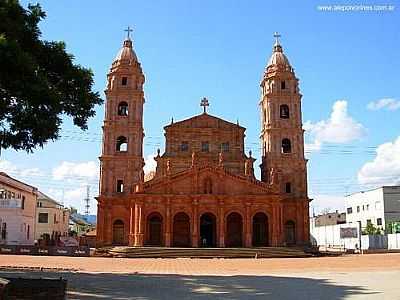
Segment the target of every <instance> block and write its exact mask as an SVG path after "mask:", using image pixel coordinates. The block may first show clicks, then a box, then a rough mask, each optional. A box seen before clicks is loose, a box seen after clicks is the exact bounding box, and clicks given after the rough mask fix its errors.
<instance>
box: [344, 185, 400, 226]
mask: <svg viewBox="0 0 400 300" xmlns="http://www.w3.org/2000/svg"><path fill="white" fill-rule="evenodd" d="M345 203H346V222H347V224H349V225H356V224H357V223H358V222H361V227H362V228H365V227H366V226H367V224H368V223H372V224H373V225H374V226H376V227H379V228H381V229H385V226H386V225H387V224H388V223H390V222H396V221H397V222H398V221H400V186H382V187H379V188H376V189H373V190H369V191H362V192H357V193H354V194H351V195H348V196H346V197H345Z"/></svg>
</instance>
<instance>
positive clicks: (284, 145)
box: [282, 139, 292, 153]
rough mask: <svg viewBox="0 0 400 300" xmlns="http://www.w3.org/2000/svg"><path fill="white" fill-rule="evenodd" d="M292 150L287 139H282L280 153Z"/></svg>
mask: <svg viewBox="0 0 400 300" xmlns="http://www.w3.org/2000/svg"><path fill="white" fill-rule="evenodd" d="M291 152H292V145H291V143H290V140H289V139H283V140H282V153H291Z"/></svg>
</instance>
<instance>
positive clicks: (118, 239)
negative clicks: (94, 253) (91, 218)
mask: <svg viewBox="0 0 400 300" xmlns="http://www.w3.org/2000/svg"><path fill="white" fill-rule="evenodd" d="M124 235H125V225H124V222H123V221H122V220H115V221H114V223H113V236H112V237H113V238H112V240H113V242H112V243H113V245H123V244H124Z"/></svg>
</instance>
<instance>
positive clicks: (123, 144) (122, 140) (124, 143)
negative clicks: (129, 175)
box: [117, 136, 128, 152]
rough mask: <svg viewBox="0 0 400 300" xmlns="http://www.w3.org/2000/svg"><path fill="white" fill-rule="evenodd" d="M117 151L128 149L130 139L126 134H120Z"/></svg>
mask: <svg viewBox="0 0 400 300" xmlns="http://www.w3.org/2000/svg"><path fill="white" fill-rule="evenodd" d="M117 151H118V152H126V151H128V140H127V138H126V137H124V136H119V137H118V138H117Z"/></svg>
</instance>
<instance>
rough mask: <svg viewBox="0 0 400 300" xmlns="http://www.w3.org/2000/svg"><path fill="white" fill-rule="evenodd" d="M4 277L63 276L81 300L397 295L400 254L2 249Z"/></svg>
mask: <svg viewBox="0 0 400 300" xmlns="http://www.w3.org/2000/svg"><path fill="white" fill-rule="evenodd" d="M13 268H14V269H13ZM2 276H9V277H10V276H11V277H12V276H18V277H34V278H35V277H36V278H37V277H53V278H59V277H63V278H64V279H67V281H68V299H76V300H78V299H80V300H81V299H83V300H86V299H117V300H129V299H132V300H176V299H180V300H181V299H183V300H186V299H187V300H232V299H250V300H265V299H279V300H292V299H296V300H302V299H304V300H306V299H307V300H308V299H324V300H360V299H362V300H365V299H367V300H368V299H372V300H382V299H384V300H388V299H389V300H392V299H394V300H399V299H400V285H399V284H398V282H399V280H398V278H400V254H369V255H363V256H361V255H358V256H357V255H352V256H342V257H323V258H281V259H129V258H97V257H90V258H79V257H40V256H13V255H0V277H2Z"/></svg>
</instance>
